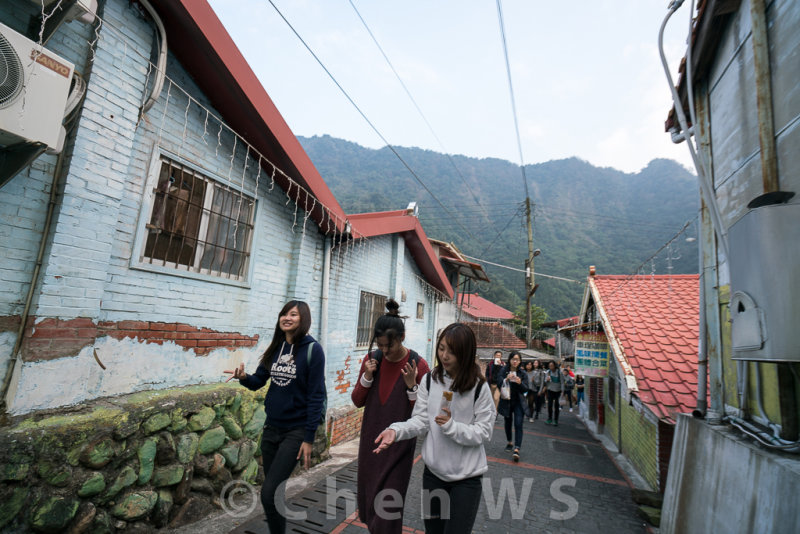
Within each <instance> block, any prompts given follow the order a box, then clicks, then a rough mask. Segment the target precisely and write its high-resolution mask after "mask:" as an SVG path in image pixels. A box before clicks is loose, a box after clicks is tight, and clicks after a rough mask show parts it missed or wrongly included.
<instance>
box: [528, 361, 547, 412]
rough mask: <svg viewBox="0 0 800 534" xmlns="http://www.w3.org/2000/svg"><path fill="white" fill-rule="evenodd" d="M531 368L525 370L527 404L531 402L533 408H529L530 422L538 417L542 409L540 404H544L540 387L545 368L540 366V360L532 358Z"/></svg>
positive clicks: (542, 384)
mask: <svg viewBox="0 0 800 534" xmlns="http://www.w3.org/2000/svg"><path fill="white" fill-rule="evenodd" d="M532 367H533V369H532V370H531V371H528V370H527V369H526V372H527V374H528V382H529V383H528V388H529V390H528V400H529V405H530V403H531V402H532V403H533V408H532V409H531V414H530V418H531V423H532V422H533V421H534V420H536V419H539V412H541V411H542V404H544V393H543V392H542V387H543V386H544V375H545V370H544V368H542V362H540V361H539V360H534V361H533V364H532Z"/></svg>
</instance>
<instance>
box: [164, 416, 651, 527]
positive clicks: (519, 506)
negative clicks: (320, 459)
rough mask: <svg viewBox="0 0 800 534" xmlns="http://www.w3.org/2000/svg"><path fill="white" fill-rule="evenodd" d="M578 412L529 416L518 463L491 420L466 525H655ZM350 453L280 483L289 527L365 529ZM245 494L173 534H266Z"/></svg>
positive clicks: (409, 506) (635, 483) (418, 474)
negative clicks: (478, 499)
mask: <svg viewBox="0 0 800 534" xmlns="http://www.w3.org/2000/svg"><path fill="white" fill-rule="evenodd" d="M575 412H576V413H569V411H567V410H564V411H562V414H561V420H560V421H559V426H558V427H552V426H548V425H545V423H544V420H542V419H539V420H537V421H535V422H533V423H531V422H529V421H527V420H526V421H525V425H524V438H523V442H522V449H521V459H520V462H519V463H518V464H515V463H513V462H512V460H511V453H510V452H506V451H505V450H504V449H505V445H506V439H505V431H504V427H503V418H502V417H498V418H497V422H496V424H495V430H494V434H493V437H492V441H491V443H489V444H488V446H487V448H486V453H487V457H488V460H489V471H488V472H487V473H486V474H485V475H484V479H485V481H484V495H483V500H482V503H481V505H480V508H479V510H478V515H477V518H476V521H475V525H474V528H473V532H492V533H493V534H500V533H511V532H513V533H515V534H518V533H522V532H542V533H558V534H566V533H590V534H591V533H598V534H599V533H604V534H605V533H609V532H610V533H613V534H625V533H645V532H650V533H654V532H657V529H654V528H652V527H649V526H648V525H647V524H646V523H645V522H643V521H642V520H641V519H640V518H639V517H638V515H637V507H636V504H635V503H634V502H633V501H632V500H631V488H632V487H637V488H643V489H649V488H647V485H646V484H645V483H644V481H642V480H641V479H640V478H639V477H638V476H637V475H636V473H635V472H634V471H633V470H632V469H631V468H630V466H629V465H628V464H627V462H626V460H625V459H624V457H622V456H621V455H618V454H617V453H616V451H615V449H614V447H613V443H611V442H610V441H609V440H607V439H606V438H604V437H603V436H599V437H596V435H595V434H594V432H593V429H592V428H590V427H587V425H586V424H584V422H583V420H582V419H581V418H580V417H579V416H578V413H577V409H576V411H575ZM420 444H421V441H420V442H419V443H418V445H417V457H416V459H415V464H414V468H413V471H412V475H411V484H410V486H409V489H408V493H407V495H406V504H405V513H404V525H405V527H404V531H406V532H408V533H422V532H424V523H423V521H422V518H421V481H422V470H423V468H424V465H423V462H422V460H421V458H420V457H419V448H420ZM357 452H358V444H357V441H353V442H349V443H346V444H344V445H340V446H337V447H333V448H332V449H331V456H332V459H331V460H329V461H327V462H325V463H323V464H321V465H319V466H317V467H315V468H313V469H311V470H310V471H308V472H306V473H304V474H303V475H301V476H298V477H294V478H292V479H291V481H290V483H289V484H288V485H287V502H288V509H289V511H290V512H291V513H294V514H298V515H297V516H296V517H297V518H296V519H290V520H289V524H288V528H287V531H288V532H291V533H298V534H299V533H302V534H318V533H321V532H324V533H333V534H365V533H366V532H367V529H366V528H365V527H364V525H363V524H362V523H360V522H359V521H358V517H357V514H356V513H355V502H354V495H355V490H356V475H357V471H358V462H357ZM487 485H488V486H487ZM487 490H488V491H487ZM526 490H527V495H526ZM349 492H351V493H349ZM348 493H349V496H350V497H351V498H349V499H348ZM337 496H338V498H337ZM246 497H249V498H250V500H249V501H248V500H247V499H244V500H245V501H246V502H244V503H243V504H241V505H240V510H241V511H234V513H233V514H231V513H230V510H229V512H228V513H222V514H218V515H217V516H215V517H212V518H209V519H207V520H205V521H201V522H200V523H195V524H192V525H188V526H186V527H184V528H182V529H177V530H174V531H173V532H174V533H175V534H187V533H189V532H203V533H209V534H214V533H231V534H268V533H269V529H268V528H267V526H266V523H265V522H264V519H263V517H264V516H263V512H262V511H261V505H260V502H259V501H258V500H257V499H255V496H254V495H247V496H246ZM256 504H257V505H256ZM245 512H249V513H245ZM454 512H455V513H457V511H454ZM237 516H238V517H237Z"/></svg>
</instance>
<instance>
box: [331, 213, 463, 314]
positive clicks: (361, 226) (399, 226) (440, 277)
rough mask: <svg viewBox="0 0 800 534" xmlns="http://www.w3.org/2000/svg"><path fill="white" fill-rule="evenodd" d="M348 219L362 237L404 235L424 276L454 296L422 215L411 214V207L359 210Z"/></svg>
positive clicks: (355, 231) (450, 296) (450, 295)
mask: <svg viewBox="0 0 800 534" xmlns="http://www.w3.org/2000/svg"><path fill="white" fill-rule="evenodd" d="M347 219H348V220H349V221H350V224H351V225H352V226H353V230H354V233H355V234H356V235H358V236H363V237H374V236H380V235H390V234H400V235H402V236H403V239H404V240H405V242H406V247H408V250H409V251H410V252H411V256H412V257H413V258H414V261H415V262H416V263H417V266H418V267H419V270H420V271H421V272H422V274H423V276H424V277H425V278H426V279H427V280H428V282H429V283H430V284H431V285H432V286H433V287H435V288H436V289H438V290H439V291H441V292H442V293H445V294H446V295H447V296H448V297H449V298H453V287H452V286H451V285H450V282H449V281H448V280H447V275H446V274H445V272H444V269H442V265H441V264H440V263H439V258H438V257H437V256H436V253H435V252H434V251H433V247H431V244H430V241H429V240H428V236H427V235H425V231H424V230H423V229H422V225H421V224H420V222H419V219H418V218H416V217H414V216H413V215H411V214H409V213H408V211H407V210H396V211H379V212H375V213H358V214H354V215H348V216H347Z"/></svg>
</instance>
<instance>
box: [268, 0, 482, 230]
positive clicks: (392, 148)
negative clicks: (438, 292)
mask: <svg viewBox="0 0 800 534" xmlns="http://www.w3.org/2000/svg"><path fill="white" fill-rule="evenodd" d="M268 1H269V3H270V4H271V5H272V7H273V8H274V9H275V11H276V12H277V13H278V15H279V16H280V17H281V18H282V19H283V21H284V22H285V23H286V25H287V26H289V29H290V30H292V33H294V34H295V36H296V37H297V38H298V39H299V40H300V42H301V43H303V46H304V47H305V48H306V50H308V52H309V53H310V54H311V55H312V56H313V57H314V59H315V60H316V61H317V63H318V64H319V66H320V67H322V70H324V71H325V74H327V75H328V77H329V78H330V79H331V81H333V83H334V84H335V85H336V87H338V88H339V91H341V92H342V94H343V95H344V96H345V98H347V100H348V101H349V102H350V104H352V105H353V107H354V108H356V111H358V113H359V115H361V117H362V118H363V119H364V120H365V121H366V123H367V124H368V125H369V126H370V128H372V130H373V131H374V132H375V133H376V134H377V135H378V137H380V139H381V141H383V142H384V143H385V144H386V146H387V148H389V150H391V151H392V153H393V154H394V155H395V157H397V159H398V160H400V163H402V164H403V166H404V167H405V168H406V169H407V170H408V172H410V173H411V175H412V176H413V177H414V179H415V180H416V181H417V182H418V183H419V185H421V186H422V187H423V189H425V191H427V192H428V194H429V195H430V196H431V198H433V199H434V200H435V201H436V203H437V204H439V206H441V208H442V209H443V210H444V211H445V213H447V214H448V215H450V216H451V217H452V219H453V222H454V223H456V224H457V225H458V226H460V227H461V229H462V230H464V232H466V233H467V234H468V235H469V236H470V237H472V238H473V239H477V238H476V237H475V236H474V235H473V233H472V232H470V231H469V230H467V229H466V228H465V227H464V226H463V225H462V224H461V222H460V221H458V220H457V219H456V218H455V217H454V216H453V215H452V214H451V213H450V210H448V209H447V208H446V207H445V205H444V204H442V202H441V201H440V200H439V199H438V198H437V197H436V195H434V194H433V191H431V190H430V188H429V187H428V186H427V185H426V184H425V182H423V181H422V178H420V177H419V176H418V175H417V173H416V172H414V169H412V168H411V166H410V165H409V164H408V163H407V162H406V160H404V159H403V157H402V156H401V155H400V154H399V153H398V152H397V150H396V149H395V147H394V146H393V145H392V144H391V143H389V141H388V140H387V139H386V138H385V137H384V136H383V134H382V133H381V132H380V130H378V128H377V126H375V125H374V124H373V123H372V121H371V120H369V117H367V115H366V114H365V113H364V112H363V111H362V110H361V108H360V107H359V106H358V104H356V102H355V100H353V98H352V97H351V96H350V94H349V93H348V92H347V91H345V89H344V87H342V85H341V84H340V83H339V82H338V80H336V77H335V76H334V75H333V74H332V73H331V71H329V70H328V68H327V67H326V66H325V64H324V63H323V62H322V60H321V59H320V58H319V57H318V56H317V54H316V53H315V52H314V51H313V50H312V49H311V47H310V46H309V45H308V43H306V41H305V39H303V38H302V37H301V36H300V34H299V33H298V31H297V30H296V29H295V28H294V26H292V23H291V22H289V20H288V19H287V18H286V17H285V16H284V15H283V13H282V12H281V10H280V9H278V6H276V5H275V2H273V1H272V0H268Z"/></svg>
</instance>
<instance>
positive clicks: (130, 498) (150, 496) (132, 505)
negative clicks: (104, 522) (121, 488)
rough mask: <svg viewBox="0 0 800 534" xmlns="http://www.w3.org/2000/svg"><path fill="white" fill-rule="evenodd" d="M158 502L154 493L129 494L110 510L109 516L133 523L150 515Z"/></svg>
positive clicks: (156, 494)
mask: <svg viewBox="0 0 800 534" xmlns="http://www.w3.org/2000/svg"><path fill="white" fill-rule="evenodd" d="M156 502H158V493H156V492H155V491H138V492H136V493H129V494H128V495H126V496H125V497H124V498H123V499H122V500H120V501H119V502H118V503H117V504H116V505H115V506H114V508H112V509H111V515H113V516H114V517H116V518H118V519H122V520H124V521H134V520H136V519H139V518H141V517H144V516H146V515H147V514H149V513H150V510H152V509H153V507H154V506H155V505H156Z"/></svg>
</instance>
